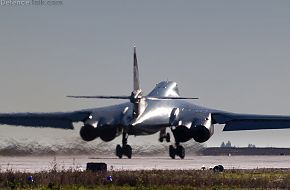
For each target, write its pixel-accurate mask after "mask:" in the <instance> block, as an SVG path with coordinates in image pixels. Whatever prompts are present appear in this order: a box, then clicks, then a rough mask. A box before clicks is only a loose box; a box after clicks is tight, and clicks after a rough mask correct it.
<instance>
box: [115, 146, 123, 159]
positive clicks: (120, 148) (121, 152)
mask: <svg viewBox="0 0 290 190" xmlns="http://www.w3.org/2000/svg"><path fill="white" fill-rule="evenodd" d="M116 156H118V157H119V158H120V159H121V158H122V156H123V150H122V147H121V146H120V145H119V144H118V145H117V146H116Z"/></svg>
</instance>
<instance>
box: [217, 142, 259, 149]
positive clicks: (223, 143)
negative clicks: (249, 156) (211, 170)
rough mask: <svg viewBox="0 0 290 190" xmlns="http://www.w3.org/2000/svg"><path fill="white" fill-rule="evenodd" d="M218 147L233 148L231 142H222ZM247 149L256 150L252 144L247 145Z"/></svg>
mask: <svg viewBox="0 0 290 190" xmlns="http://www.w3.org/2000/svg"><path fill="white" fill-rule="evenodd" d="M220 147H221V148H233V147H235V146H232V143H231V141H228V142H227V143H225V142H222V144H221V146H220ZM248 148H256V145H254V144H248Z"/></svg>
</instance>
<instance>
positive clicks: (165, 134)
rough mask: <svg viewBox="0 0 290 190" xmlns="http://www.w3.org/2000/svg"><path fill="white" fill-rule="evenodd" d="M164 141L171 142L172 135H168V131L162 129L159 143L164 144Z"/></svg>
mask: <svg viewBox="0 0 290 190" xmlns="http://www.w3.org/2000/svg"><path fill="white" fill-rule="evenodd" d="M164 139H165V140H166V142H170V133H166V129H162V130H161V131H160V133H159V142H163V140H164Z"/></svg>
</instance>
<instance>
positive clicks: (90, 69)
mask: <svg viewBox="0 0 290 190" xmlns="http://www.w3.org/2000/svg"><path fill="white" fill-rule="evenodd" d="M29 2H30V3H31V2H32V1H29ZM46 2H47V1H46ZM60 2H61V5H35V4H30V5H14V6H10V5H7V4H5V5H4V4H3V2H2V1H1V5H0V31H1V34H0V60H1V61H0V89H1V95H0V96H1V100H0V112H1V113H7V112H54V111H72V110H80V109H84V108H93V107H101V106H105V105H111V104H115V103H119V102H122V101H111V100H110V101H108V100H76V99H68V98H66V97H65V96H66V95H103V94H104V95H119V94H120V95H129V94H130V93H131V91H132V61H133V55H132V53H133V46H134V45H135V46H137V56H138V63H139V72H140V80H141V88H142V90H143V91H144V92H145V93H149V91H150V90H151V89H152V88H153V87H154V86H155V84H156V83H158V82H159V81H162V80H172V81H176V82H177V83H178V84H179V90H180V93H181V95H182V96H189V97H199V98H200V99H199V100H192V101H191V102H193V103H196V104H198V105H203V106H206V107H210V108H215V109H220V110H225V111H232V112H237V113H255V114H278V115H290V99H289V97H290V85H289V84H290V75H289V71H290V53H289V52H290V1H286V0H285V1H283V0H281V1H268V0H243V1H230V0H228V1H223V0H218V1H216V0H212V1H208V0H200V1H197V0H193V1H192V0H182V1H175V0H159V1H153V0H149V1H135V0H122V1H111V0H108V1H101V0H100V1H95V0H86V1H80V0H78V1H77V0H61V1H60ZM222 128H223V126H222V125H217V126H216V127H215V134H214V135H213V137H212V138H211V139H210V140H209V141H208V142H206V143H205V145H206V146H219V145H220V144H221V143H222V141H228V140H230V141H231V142H232V144H233V145H236V146H247V145H248V144H249V143H251V144H255V145H256V146H278V147H290V138H289V136H290V129H289V130H287V129H286V130H285V129H284V130H263V131H250V132H249V131H243V132H222ZM0 136H1V138H2V139H7V138H8V139H19V138H24V137H25V138H28V139H32V140H33V139H34V140H37V139H39V138H42V137H44V136H45V137H46V139H51V141H53V139H54V137H55V136H58V137H59V138H61V137H67V136H74V137H75V138H80V137H79V136H78V131H77V130H75V131H73V132H72V131H61V130H57V129H31V128H21V127H11V126H1V127H0ZM142 138H143V139H144V137H142ZM142 138H141V139H142ZM146 138H148V139H150V138H151V139H152V138H156V137H150V136H149V137H146ZM136 139H137V138H136ZM156 143H158V142H157V140H156ZM132 145H133V143H132Z"/></svg>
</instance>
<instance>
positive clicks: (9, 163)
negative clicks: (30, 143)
mask: <svg viewBox="0 0 290 190" xmlns="http://www.w3.org/2000/svg"><path fill="white" fill-rule="evenodd" d="M87 162H104V163H106V164H107V166H108V170H142V169H145V170H151V169H164V170H165V169H166V170H171V169H182V170H186V169H200V168H201V167H202V166H205V167H206V168H210V167H213V166H215V165H219V164H221V165H223V166H224V168H225V169H233V168H235V169H255V168H290V156H188V157H186V158H185V159H183V160H181V159H175V160H173V159H171V158H169V157H166V156H164V157H133V158H132V159H126V158H124V159H119V158H115V157H113V156H110V157H105V156H104V157H97V156H87V155H81V156H24V157H22V156H17V157H9V156H0V172H4V171H7V170H13V171H25V172H37V171H43V170H46V171H47V170H52V169H57V170H64V169H73V170H85V169H86V163H87Z"/></svg>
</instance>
